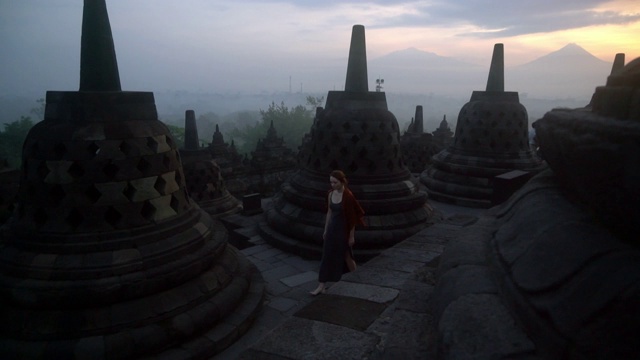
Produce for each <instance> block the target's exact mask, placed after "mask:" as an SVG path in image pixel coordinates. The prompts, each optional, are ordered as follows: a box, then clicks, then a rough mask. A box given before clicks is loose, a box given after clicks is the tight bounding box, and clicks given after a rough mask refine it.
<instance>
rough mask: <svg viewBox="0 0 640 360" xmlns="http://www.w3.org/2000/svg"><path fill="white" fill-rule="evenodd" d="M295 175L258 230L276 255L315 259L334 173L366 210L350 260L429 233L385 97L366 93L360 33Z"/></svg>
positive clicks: (360, 30)
mask: <svg viewBox="0 0 640 360" xmlns="http://www.w3.org/2000/svg"><path fill="white" fill-rule="evenodd" d="M300 154H301V155H300V157H299V169H298V170H297V172H296V173H295V174H294V175H293V176H292V177H290V178H289V179H288V180H287V181H286V182H285V183H284V184H283V185H282V187H281V191H280V192H279V193H277V194H276V196H274V198H273V202H272V207H271V208H268V209H267V210H266V222H264V223H262V224H261V226H260V231H261V233H262V235H263V236H264V238H265V239H266V240H267V241H268V242H269V243H271V244H273V245H274V246H276V247H280V248H282V249H284V250H285V251H288V252H292V253H296V254H299V255H302V256H305V257H311V258H319V257H320V256H321V253H322V233H323V229H324V223H325V214H326V206H327V193H328V190H329V189H330V186H329V173H330V172H331V171H332V170H335V169H340V170H343V171H344V172H345V174H346V175H347V178H348V179H349V188H350V189H351V190H352V191H353V193H354V195H355V196H356V197H357V198H358V200H359V201H360V203H361V205H362V207H363V208H364V210H365V213H366V214H365V222H366V227H363V228H357V229H356V245H355V246H354V252H355V257H356V260H358V259H366V258H370V257H372V256H375V255H378V254H379V253H380V252H381V251H382V250H383V249H386V248H388V247H390V246H392V245H394V244H396V243H398V242H399V241H401V240H404V239H406V238H407V237H409V236H411V235H413V234H415V233H416V232H418V231H420V230H421V229H423V228H424V227H426V226H428V225H429V223H430V220H431V215H432V212H431V210H430V208H429V206H428V204H427V196H426V194H425V193H424V192H421V191H419V182H418V180H417V179H416V178H415V177H413V176H412V175H411V172H410V171H409V169H408V168H407V166H406V165H405V163H404V161H403V159H402V153H401V149H400V131H399V128H398V122H397V120H396V118H395V116H394V115H393V114H392V113H391V112H389V110H388V109H387V101H386V96H385V93H384V92H370V91H369V88H368V80H367V59H366V47H365V33H364V26H362V25H355V26H354V27H353V32H352V37H351V47H350V51H349V61H348V67H347V76H346V83H345V90H344V91H329V93H328V95H327V101H326V107H325V108H324V109H317V111H316V118H315V119H314V124H313V125H312V128H311V131H310V136H309V137H308V138H307V139H306V140H305V142H304V143H303V149H301V151H300Z"/></svg>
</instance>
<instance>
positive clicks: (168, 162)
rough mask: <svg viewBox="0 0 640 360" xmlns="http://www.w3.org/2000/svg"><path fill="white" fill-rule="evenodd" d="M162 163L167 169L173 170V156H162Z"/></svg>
mask: <svg viewBox="0 0 640 360" xmlns="http://www.w3.org/2000/svg"><path fill="white" fill-rule="evenodd" d="M162 165H164V167H165V169H167V170H171V156H169V154H165V155H164V156H163V157H162Z"/></svg>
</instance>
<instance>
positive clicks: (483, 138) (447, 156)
mask: <svg viewBox="0 0 640 360" xmlns="http://www.w3.org/2000/svg"><path fill="white" fill-rule="evenodd" d="M528 134H529V121H528V116H527V110H526V109H525V107H524V106H523V105H522V104H520V100H519V97H518V93H517V92H515V91H504V47H503V45H502V44H496V45H495V46H494V48H493V57H492V59H491V68H490V70H489V78H488V80H487V89H486V91H474V92H473V93H472V95H471V99H470V100H469V102H468V103H466V104H465V105H464V106H463V107H462V109H461V110H460V114H459V115H458V122H457V124H456V130H455V137H454V140H453V143H452V144H451V145H449V147H447V148H446V149H445V150H443V151H442V152H440V153H438V154H437V155H435V156H434V157H433V163H432V165H431V166H429V167H428V168H427V169H426V170H425V171H423V172H422V174H421V176H420V180H421V181H422V183H424V185H425V186H426V188H427V192H428V193H429V197H430V198H432V199H434V200H438V201H442V202H447V203H454V204H457V205H462V206H468V207H490V206H491V205H492V199H493V198H494V191H495V189H494V178H495V177H496V176H498V175H502V174H505V173H508V172H511V171H513V170H521V171H523V172H527V173H529V176H531V175H533V174H535V173H537V172H539V171H540V170H542V169H543V168H544V165H543V163H542V162H541V161H540V160H539V159H538V158H537V157H536V156H535V155H534V153H533V152H532V151H531V149H530V147H529V139H528Z"/></svg>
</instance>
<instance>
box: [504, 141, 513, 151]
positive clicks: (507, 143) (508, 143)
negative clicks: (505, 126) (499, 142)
mask: <svg viewBox="0 0 640 360" xmlns="http://www.w3.org/2000/svg"><path fill="white" fill-rule="evenodd" d="M511 145H512V144H511V141H507V142H505V143H504V149H505V150H511Z"/></svg>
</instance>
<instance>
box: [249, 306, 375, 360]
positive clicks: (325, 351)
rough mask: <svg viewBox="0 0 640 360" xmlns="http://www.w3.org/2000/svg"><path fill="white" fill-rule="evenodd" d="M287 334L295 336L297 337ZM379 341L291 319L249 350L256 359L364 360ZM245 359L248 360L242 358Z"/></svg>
mask: <svg viewBox="0 0 640 360" xmlns="http://www.w3.org/2000/svg"><path fill="white" fill-rule="evenodd" d="M289 334H298V336H296V337H292V336H288V335H289ZM377 341H378V338H377V337H376V336H374V335H371V334H367V333H364V332H361V331H356V330H353V329H350V328H348V327H343V326H338V325H333V324H329V323H326V322H322V321H315V320H308V319H303V318H300V317H296V316H294V317H292V318H290V319H288V320H287V321H285V322H284V323H283V324H282V325H281V326H279V327H278V328H276V329H275V330H273V332H272V333H271V336H268V337H265V338H264V339H263V340H261V341H260V342H258V344H256V345H254V346H253V347H252V355H254V356H256V358H262V356H263V354H265V356H268V357H266V358H269V357H270V358H273V359H279V358H280V357H283V358H287V359H327V360H329V359H364V358H366V357H367V355H368V352H369V351H370V350H369V349H371V348H372V347H373V346H375V343H376V342H377ZM243 356H245V357H244V358H247V357H246V356H247V355H246V354H244V355H243Z"/></svg>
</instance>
